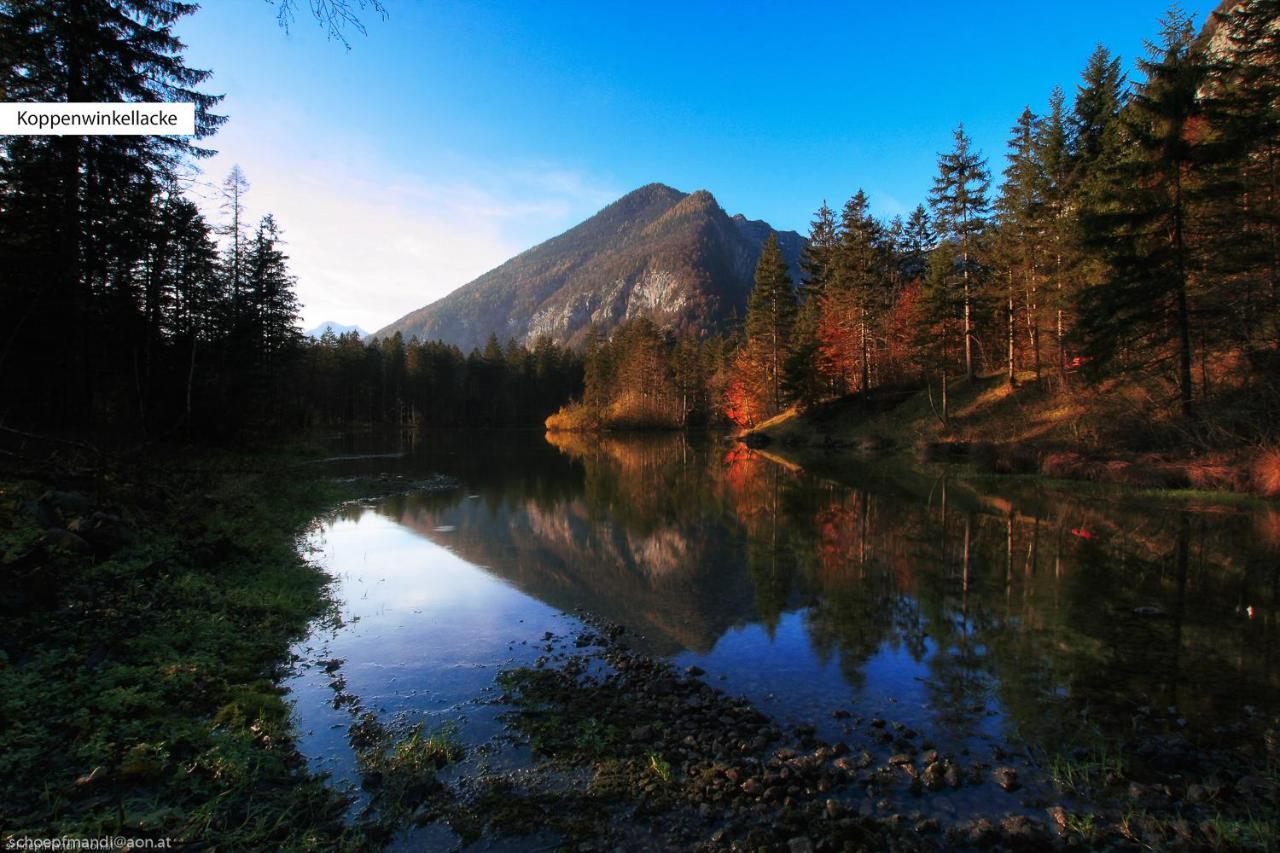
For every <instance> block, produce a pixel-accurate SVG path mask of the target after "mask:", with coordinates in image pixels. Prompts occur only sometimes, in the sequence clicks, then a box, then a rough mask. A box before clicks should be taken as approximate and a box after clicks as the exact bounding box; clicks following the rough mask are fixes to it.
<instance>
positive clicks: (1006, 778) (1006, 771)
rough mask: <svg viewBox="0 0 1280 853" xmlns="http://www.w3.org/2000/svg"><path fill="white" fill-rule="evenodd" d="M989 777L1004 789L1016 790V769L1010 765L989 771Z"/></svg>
mask: <svg viewBox="0 0 1280 853" xmlns="http://www.w3.org/2000/svg"><path fill="white" fill-rule="evenodd" d="M991 777H992V778H993V779H995V780H996V784H997V785H999V786H1000V787H1001V788H1004V789H1005V790H1006V791H1016V790H1018V771H1017V770H1015V769H1014V768H1012V767H997V768H996V769H995V770H992V771H991Z"/></svg>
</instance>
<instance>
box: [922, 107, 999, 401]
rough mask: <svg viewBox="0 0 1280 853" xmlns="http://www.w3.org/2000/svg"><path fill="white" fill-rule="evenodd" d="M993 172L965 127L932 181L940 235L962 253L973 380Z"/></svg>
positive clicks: (967, 358) (968, 368) (967, 359)
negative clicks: (980, 254) (981, 250)
mask: <svg viewBox="0 0 1280 853" xmlns="http://www.w3.org/2000/svg"><path fill="white" fill-rule="evenodd" d="M990 186H991V173H990V172H989V171H988V169H987V163H986V160H984V159H983V158H982V156H981V155H980V154H979V153H978V152H976V151H974V150H973V142H972V141H971V140H970V139H969V137H968V136H967V135H966V134H965V132H964V125H960V126H959V127H958V128H956V131H955V147H954V148H953V149H952V150H951V151H950V152H948V153H945V154H941V155H939V156H938V175H937V177H936V178H934V181H933V190H932V191H931V192H930V194H929V203H930V205H932V207H933V212H934V225H935V227H936V228H937V230H938V232H939V234H941V235H942V236H943V237H945V238H948V239H951V240H953V241H954V242H955V243H956V245H957V246H958V247H959V250H960V265H961V269H960V275H961V281H962V290H963V297H964V298H963V303H962V310H963V316H964V322H963V326H962V330H963V335H964V372H965V376H966V377H967V378H969V379H973V377H974V376H975V370H974V362H973V339H974V336H973V313H974V312H973V302H974V295H975V294H974V290H975V288H976V285H977V275H976V273H977V268H976V256H975V252H976V250H977V243H978V238H979V237H980V236H981V235H982V232H983V228H984V226H985V224H986V217H987V191H988V189H990Z"/></svg>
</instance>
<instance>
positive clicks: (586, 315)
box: [375, 184, 805, 352]
mask: <svg viewBox="0 0 1280 853" xmlns="http://www.w3.org/2000/svg"><path fill="white" fill-rule="evenodd" d="M771 233H774V229H773V228H771V227H770V226H769V224H768V223H766V222H761V221H759V220H750V219H747V218H745V217H744V216H742V215H741V214H739V215H737V216H734V217H730V216H728V215H727V214H726V213H725V212H724V211H723V210H722V209H721V208H720V205H719V204H717V203H716V200H715V198H714V197H712V195H711V193H709V192H707V191H706V190H698V191H697V192H693V193H683V192H680V191H679V190H675V189H672V188H671V187H668V186H665V185H663V184H648V185H646V186H643V187H641V188H640V189H638V190H635V191H633V192H630V193H628V194H627V195H625V196H623V197H622V198H620V199H618V200H617V201H615V202H614V203H613V204H610V205H609V206H608V207H606V208H605V209H604V210H602V211H600V212H599V213H597V214H596V215H595V216H593V217H591V218H590V219H588V220H586V221H585V222H582V223H580V224H578V225H575V226H574V227H573V228H570V229H569V230H568V231H566V232H564V233H563V234H561V235H560V236H558V237H553V238H552V239H550V240H548V241H546V242H545V243H541V244H539V245H537V246H534V247H533V248H532V249H529V250H528V251H526V252H522V253H521V254H519V255H516V256H515V257H514V258H512V259H511V260H509V261H507V262H506V263H504V264H502V265H501V266H499V267H497V268H495V269H492V270H490V271H489V272H487V273H485V274H484V275H482V276H480V277H479V278H477V279H476V280H475V281H472V282H471V283H469V284H466V285H463V286H462V287H460V288H458V289H457V290H455V291H453V292H452V293H450V294H449V295H448V296H445V297H444V298H442V299H439V300H437V301H435V302H432V303H431V304H430V305H427V306H426V307H424V308H419V309H418V310H417V311H414V312H412V313H410V314H406V315H405V316H404V317H401V318H400V319H399V320H397V321H395V322H394V323H392V324H390V325H389V326H387V327H385V328H383V329H379V330H378V331H377V332H376V333H375V337H378V338H382V337H387V336H390V335H392V334H394V333H396V332H400V333H401V334H403V335H404V336H405V337H406V338H408V337H412V336H414V335H416V336H417V337H419V338H421V339H423V340H443V341H445V342H446V343H450V344H456V345H457V346H458V347H460V348H461V349H462V350H463V351H464V352H467V351H470V350H471V349H473V348H475V347H482V346H484V344H485V341H486V340H488V338H489V335H490V334H495V335H497V337H498V339H499V340H500V341H503V342H505V341H506V340H507V339H509V338H514V339H515V340H517V341H520V342H525V343H527V342H531V341H533V340H534V339H536V338H538V337H540V336H543V335H545V336H548V337H550V338H551V339H552V340H554V341H555V342H556V343H558V344H561V345H569V346H580V345H582V344H583V343H584V342H585V341H586V340H587V338H588V336H589V335H590V334H591V332H592V330H596V331H599V332H600V333H603V334H608V333H610V332H611V331H612V330H613V329H614V328H616V327H617V326H618V325H619V324H620V323H622V322H623V321H625V320H630V319H633V318H637V317H648V318H650V319H652V320H654V321H655V322H657V323H658V324H660V325H662V326H667V327H671V328H675V329H682V328H696V329H708V328H712V327H714V326H715V325H716V324H718V323H720V322H721V321H723V320H724V319H726V318H727V317H729V316H730V315H731V314H732V313H733V312H735V311H736V312H737V313H738V314H739V315H741V314H742V313H743V312H744V310H745V308H746V303H747V294H748V293H749V292H750V290H751V283H752V277H753V275H754V273H755V265H756V260H757V258H759V256H760V249H761V247H762V245H763V244H764V241H765V239H766V238H767V237H768V236H769V234H771ZM777 233H778V241H779V243H780V244H781V246H782V252H783V256H784V257H785V258H786V259H787V262H788V263H789V264H791V267H792V278H793V279H794V280H796V281H798V280H799V268H798V263H799V260H800V254H801V252H802V251H803V249H804V246H805V240H804V238H803V237H801V236H800V235H799V234H797V233H795V232H794V231H780V232H777Z"/></svg>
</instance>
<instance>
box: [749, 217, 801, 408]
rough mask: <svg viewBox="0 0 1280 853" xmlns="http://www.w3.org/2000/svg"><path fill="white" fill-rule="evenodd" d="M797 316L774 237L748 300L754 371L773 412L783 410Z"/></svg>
mask: <svg viewBox="0 0 1280 853" xmlns="http://www.w3.org/2000/svg"><path fill="white" fill-rule="evenodd" d="M795 316H796V297H795V293H794V292H793V291H792V288H791V274H790V273H789V272H788V270H787V262H786V260H784V259H783V257H782V249H781V248H780V247H779V246H778V235H777V234H770V235H769V239H768V240H767V241H765V244H764V249H763V251H761V253H760V260H759V261H758V262H757V263H756V274H755V286H754V287H753V288H752V290H751V296H750V297H748V299H747V319H746V332H747V345H748V347H749V348H750V349H751V350H752V352H753V353H754V354H755V355H756V356H757V357H756V359H755V363H754V365H753V368H752V369H753V370H755V371H757V372H758V374H759V375H758V376H757V377H756V380H757V382H758V387H759V388H760V389H762V393H763V394H764V395H765V404H766V406H767V408H768V410H769V411H770V413H776V412H779V411H781V410H782V406H783V400H784V397H783V375H782V370H783V365H784V364H785V363H786V360H787V355H788V353H789V351H790V335H791V331H792V324H793V323H794V322H795Z"/></svg>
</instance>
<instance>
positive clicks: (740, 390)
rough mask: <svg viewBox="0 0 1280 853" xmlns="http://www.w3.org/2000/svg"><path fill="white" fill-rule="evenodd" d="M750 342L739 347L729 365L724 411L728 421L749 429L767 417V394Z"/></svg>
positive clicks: (768, 413) (770, 414) (770, 413)
mask: <svg viewBox="0 0 1280 853" xmlns="http://www.w3.org/2000/svg"><path fill="white" fill-rule="evenodd" d="M758 361H759V359H758V358H757V357H756V356H755V353H754V351H753V348H752V347H751V345H750V344H747V345H745V346H743V347H742V348H741V349H739V350H738V354H737V355H735V356H734V358H733V364H732V365H730V367H729V383H728V385H727V386H726V387H725V392H724V396H725V400H724V413H725V417H727V418H728V419H729V420H730V421H732V422H733V423H734V424H736V425H737V426H739V427H742V428H744V429H750V428H751V427H753V426H755V425H756V424H758V423H760V422H761V421H765V420H768V418H769V417H771V416H772V415H773V414H776V413H775V412H771V411H770V410H769V395H768V392H767V389H766V388H765V387H764V384H763V382H762V379H761V377H762V371H761V368H760V365H759V364H758Z"/></svg>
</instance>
